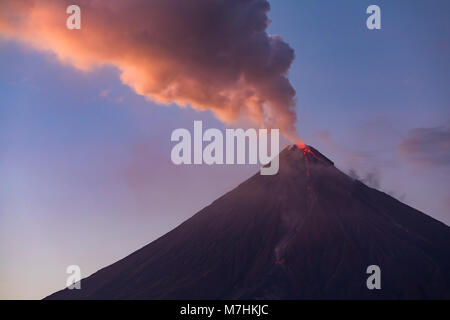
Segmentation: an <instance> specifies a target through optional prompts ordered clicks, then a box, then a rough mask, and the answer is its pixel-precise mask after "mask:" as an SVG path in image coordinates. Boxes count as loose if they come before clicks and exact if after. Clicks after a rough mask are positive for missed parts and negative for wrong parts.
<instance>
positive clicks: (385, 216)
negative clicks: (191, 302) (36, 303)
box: [47, 145, 450, 299]
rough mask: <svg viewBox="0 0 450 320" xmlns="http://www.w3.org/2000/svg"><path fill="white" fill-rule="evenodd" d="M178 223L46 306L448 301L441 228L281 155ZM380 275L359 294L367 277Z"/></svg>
mask: <svg viewBox="0 0 450 320" xmlns="http://www.w3.org/2000/svg"><path fill="white" fill-rule="evenodd" d="M279 162H280V170H279V172H278V174H277V175H273V176H261V175H259V174H256V175H254V176H253V177H251V178H250V179H248V180H247V181H245V182H243V183H242V184H241V185H239V186H238V187H236V188H235V189H234V190H232V191H230V192H229V193H227V194H225V195H224V196H222V197H220V198H219V199H217V200H216V201H214V202H213V203H212V204H211V205H209V206H207V207H206V208H204V209H203V210H201V211H200V212H198V213H197V214H195V215H194V216H193V217H192V218H190V219H188V220H187V221H186V222H184V223H183V224H181V225H180V226H178V227H177V228H175V229H174V230H172V231H171V232H169V233H167V234H166V235H164V236H162V237H161V238H159V239H157V240H155V241H153V242H152V243H150V244H148V245H147V246H145V247H143V248H142V249H140V250H138V251H136V252H134V253H132V254H131V255H129V256H127V257H125V258H124V259H122V260H120V261H118V262H116V263H114V264H112V265H110V266H108V267H106V268H104V269H102V270H100V271H98V272H96V273H94V274H93V275H91V276H90V277H88V278H86V279H84V280H82V289H81V290H67V289H65V290H62V291H59V292H56V293H54V294H52V295H51V296H49V297H47V298H49V299H430V298H438V299H448V298H450V254H449V253H450V228H449V227H448V226H446V225H445V224H443V223H441V222H439V221H437V220H434V219H433V218H431V217H429V216H427V215H425V214H423V213H421V212H419V211H417V210H415V209H413V208H411V207H409V206H407V205H405V204H403V203H401V202H399V201H397V200H396V199H394V198H392V197H391V196H389V195H387V194H385V193H383V192H380V191H377V190H375V189H372V188H370V187H368V186H366V185H364V184H363V183H362V182H360V181H358V180H354V179H352V178H351V177H349V176H347V175H346V174H344V173H342V172H341V171H339V170H338V169H337V168H336V167H335V166H334V164H333V162H332V161H330V160H329V159H327V158H326V157H325V156H323V155H322V154H321V153H320V152H318V151H317V150H315V149H314V148H312V147H309V146H295V145H293V146H289V147H287V148H285V149H284V150H283V151H282V152H281V153H280V155H279ZM370 265H377V266H379V267H380V269H381V282H382V287H381V289H380V290H369V289H368V288H367V286H366V280H367V278H368V275H367V273H366V269H367V267H368V266H370Z"/></svg>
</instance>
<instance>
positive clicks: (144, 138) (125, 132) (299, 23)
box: [0, 0, 450, 299]
mask: <svg viewBox="0 0 450 320" xmlns="http://www.w3.org/2000/svg"><path fill="white" fill-rule="evenodd" d="M135 1H139V0H135ZM82 2H83V3H84V4H85V3H88V2H89V1H87V0H85V1H82ZM269 2H270V6H271V10H270V11H269V13H268V15H269V18H270V19H271V24H270V26H269V27H268V29H267V32H268V33H269V34H272V35H279V36H280V37H281V38H282V39H281V38H277V39H278V40H276V45H275V46H274V48H272V49H270V50H269V49H267V48H266V46H265V45H264V44H265V43H266V42H267V41H269V40H268V38H264V37H263V38H262V39H259V40H258V44H261V43H262V45H261V47H258V46H257V49H255V51H254V52H253V51H248V50H252V49H253V47H252V48H250V47H249V48H247V47H245V45H244V44H245V43H246V42H247V40H248V39H247V38H246V33H245V32H244V31H245V30H244V31H243V32H240V31H241V30H242V29H241V28H239V29H237V30H232V31H229V30H228V29H226V28H225V29H226V30H227V32H231V36H233V37H231V36H230V38H229V39H222V38H221V39H222V40H223V41H216V42H214V43H216V45H215V46H212V45H211V46H205V47H200V48H198V47H199V46H198V45H197V44H196V45H195V46H194V47H195V50H194V51H191V50H190V48H191V47H185V46H184V47H183V46H181V45H180V43H184V42H182V41H180V40H179V39H178V38H176V37H177V36H178V35H177V34H176V33H173V34H172V33H169V34H167V37H169V39H172V40H174V39H176V40H177V41H174V42H176V43H177V45H180V46H181V47H180V48H181V49H182V50H178V51H179V52H177V54H176V55H173V56H172V55H171V52H172V51H169V53H164V55H162V56H153V55H151V57H152V59H156V60H152V61H158V63H159V64H157V65H158V66H163V67H164V70H166V69H170V70H171V74H175V75H177V76H178V73H179V74H181V75H182V77H181V78H180V79H181V80H180V81H178V82H172V84H174V83H175V84H176V85H175V87H176V88H177V91H176V92H175V93H174V94H173V95H172V92H170V95H169V94H168V93H167V91H164V90H162V89H161V88H157V87H155V83H156V85H157V84H159V83H160V82H161V81H164V80H165V78H164V77H157V76H155V77H153V78H152V77H150V79H149V77H148V74H159V73H158V71H159V69H158V70H156V71H155V69H154V68H156V67H154V66H153V65H152V63H151V62H152V61H150V62H147V61H146V55H144V56H141V55H140V54H139V52H142V51H139V50H137V49H136V50H134V49H135V48H141V50H144V51H143V52H144V53H148V52H147V51H145V50H147V49H148V46H146V41H147V39H146V38H145V37H143V38H139V37H137V38H136V39H133V41H132V42H131V40H130V42H129V43H126V45H114V46H113V45H111V47H108V46H107V47H106V48H102V49H101V51H99V50H100V49H98V48H97V47H90V46H91V45H92V43H91V42H89V41H88V40H89V39H90V38H89V39H88V40H86V38H83V39H82V40H80V41H81V42H75V44H76V45H79V46H82V48H83V50H80V51H79V52H75V54H74V53H72V52H69V51H67V52H66V51H64V50H63V51H61V48H66V47H67V46H70V45H74V42H70V43H69V42H67V43H66V42H62V44H61V43H60V42H55V44H52V46H50V48H53V49H54V50H53V51H52V50H51V49H49V48H46V47H45V44H46V43H47V42H48V43H50V41H53V40H54V39H55V34H57V33H55V31H54V30H50V31H48V30H46V29H45V28H44V29H45V30H44V29H43V30H44V31H45V32H47V31H48V33H42V37H43V39H44V40H42V41H41V39H38V40H37V42H38V43H40V42H42V43H44V45H42V44H39V46H41V47H37V46H36V43H35V42H36V41H35V40H29V39H28V38H26V37H28V36H29V35H30V34H29V30H28V29H24V30H22V31H21V33H20V34H19V35H14V36H9V37H2V32H1V30H2V28H5V27H4V25H2V24H1V23H0V70H1V72H0V299H41V298H43V297H45V296H47V295H49V294H51V293H53V292H54V291H57V290H59V289H61V288H63V287H65V285H66V278H67V276H68V275H67V274H66V268H67V266H68V265H72V264H76V265H79V266H80V268H81V271H82V276H83V277H86V276H88V275H90V274H92V273H93V272H95V271H97V270H98V269H100V268H102V267H104V266H107V265H109V264H111V263H113V262H115V261H117V260H118V259H121V258H123V257H124V256H126V255H128V254H130V253H131V252H133V251H135V250H136V249H138V248H140V247H142V246H144V245H146V244H148V243H149V242H151V241H153V240H155V239H156V238H158V237H159V236H161V235H163V234H165V233H166V232H168V231H170V230H171V229H173V228H174V227H175V226H177V225H178V224H180V223H181V222H183V221H184V220H186V219H188V218H189V217H191V216H192V215H193V214H194V213H195V212H197V211H198V210H200V209H201V208H203V207H204V206H206V205H208V204H210V203H211V202H212V201H213V200H214V199H216V198H217V197H219V196H220V195H222V194H223V193H225V192H227V191H229V190H231V189H232V188H234V187H235V186H237V185H238V184H239V183H240V182H242V181H243V180H245V179H246V178H248V177H250V176H251V175H252V174H254V173H255V172H256V171H257V169H258V168H257V167H255V166H243V165H242V166H237V165H235V166H211V167H209V166H175V165H173V164H172V162H171V159H170V152H171V149H172V147H173V142H171V141H170V136H171V133H172V131H173V130H174V129H177V128H187V129H190V130H192V128H193V122H194V121H195V120H202V121H203V124H204V126H205V127H209V128H219V129H221V130H224V129H225V128H228V127H233V126H239V125H241V124H242V119H238V118H236V117H235V115H236V112H235V110H236V108H241V106H239V105H238V104H237V103H234V102H233V101H232V102H222V101H219V100H211V99H201V97H203V96H202V95H196V94H192V92H194V93H197V92H201V93H202V94H205V96H207V97H210V95H209V94H210V92H215V91H217V90H218V89H220V90H223V92H225V93H226V95H227V97H235V96H240V95H235V93H236V92H238V93H239V94H241V93H242V92H243V91H242V92H241V91H240V90H241V89H242V90H243V89H245V88H246V85H248V86H250V85H251V86H252V87H256V88H259V89H257V90H256V94H255V95H256V97H257V98H258V99H263V100H265V101H266V103H267V104H268V105H269V110H268V111H267V110H265V111H266V112H265V113H261V114H260V113H258V112H256V111H258V110H259V109H258V101H259V100H257V99H256V101H257V102H255V99H252V100H250V99H244V100H237V102H239V103H241V102H242V103H245V107H242V109H239V111H240V112H243V113H244V114H245V115H246V116H248V117H249V118H251V119H252V120H255V121H259V122H264V123H265V124H267V123H272V124H274V125H283V126H286V128H287V129H286V130H285V133H287V134H288V135H291V136H292V134H293V132H295V134H294V135H296V134H298V135H299V136H300V137H301V139H302V140H303V141H305V142H306V143H307V144H310V145H312V146H314V147H315V148H316V149H318V150H320V151H321V152H322V153H323V154H325V155H326V156H327V157H329V158H330V159H332V160H333V161H334V162H335V164H336V166H337V167H338V168H339V169H341V170H342V171H344V172H347V173H351V174H352V175H355V176H358V177H359V179H361V180H363V181H364V182H366V183H367V184H369V185H371V186H373V187H376V188H377V189H380V190H382V191H384V192H386V193H389V194H390V195H392V196H393V197H395V198H397V199H399V200H401V201H402V202H404V203H406V204H408V205H410V206H412V207H414V208H416V209H418V210H421V211H423V212H425V213H426V214H428V215H430V216H432V217H434V218H435V219H438V220H440V221H442V222H444V223H446V224H447V225H450V191H449V189H450V188H449V187H450V182H449V179H448V177H449V173H450V111H449V110H450V108H449V107H450V106H449V102H450V91H449V90H448V85H449V83H450V59H449V56H450V55H449V54H450V40H449V39H450V20H448V17H447V16H448V12H449V10H450V3H449V2H448V1H447V0H433V1H428V0H427V1H426V0H399V1H395V2H394V1H379V0H378V1H365V0H345V1H332V0H320V1H318V0H304V1H298V0H272V1H269ZM44 3H45V1H44ZM371 4H377V5H379V6H380V8H381V24H382V28H381V30H368V29H367V27H366V19H367V17H368V15H367V14H366V13H365V11H366V8H367V7H368V6H369V5H371ZM15 9H17V8H15ZM184 9H186V8H184ZM17 10H20V8H19V9H17ZM82 10H83V9H82ZM230 11H232V10H231V9H230ZM163 12H166V11H163ZM167 12H170V11H167ZM227 12H228V11H227ZM63 14H64V12H63ZM193 14H194V13H193ZM82 16H83V11H82ZM91 16H94V15H91ZM65 17H66V15H63V18H64V19H65ZM96 17H98V18H99V19H100V20H99V21H103V20H101V19H102V17H103V16H102V15H101V14H97V15H96ZM245 17H246V16H245V14H244V18H245ZM172 18H173V17H172ZM175 18H176V17H175ZM175 18H174V19H175ZM232 18H236V17H234V16H233V17H232ZM238 18H239V19H238ZM238 18H236V19H238V21H237V22H236V24H238V25H240V24H239V23H241V20H240V19H241V17H238ZM91 19H92V18H91ZM123 19H124V20H123V21H117V24H118V27H117V28H114V27H111V30H110V31H104V30H103V29H100V31H99V30H94V29H93V28H92V29H89V24H87V25H83V27H85V29H86V30H87V31H85V32H88V33H86V34H96V32H100V33H99V34H100V35H101V34H102V33H101V32H103V31H104V32H105V35H108V36H105V42H106V43H107V41H108V40H111V41H114V40H117V39H121V38H120V35H121V34H120V30H121V28H120V27H122V24H123V23H125V24H126V23H129V22H127V20H126V17H123ZM136 19H137V20H136V21H140V20H139V16H137V18H136ZM155 19H156V18H155ZM255 19H256V20H255V21H256V22H258V21H259V20H258V19H259V16H256V18H255ZM1 21H2V20H1V15H0V22H1ZM48 21H51V20H48ZM62 21H63V22H64V20H62ZM88 21H89V20H88ZM115 21H116V20H115ZM133 21H134V20H133ZM174 21H178V20H176V19H175V20H174ZM228 21H230V20H227V19H224V25H227V22H228ZM233 21H234V20H233ZM242 21H247V20H246V19H244V20H242ZM256 22H255V23H256ZM49 23H50V24H51V22H47V24H49ZM111 23H113V22H111ZM208 23H209V22H208ZM258 23H259V22H258ZM47 24H44V26H47ZM136 24H137V23H136ZM155 26H158V24H157V23H156V25H155ZM52 27H54V26H53V25H52ZM63 27H64V25H63ZM83 27H82V28H83ZM202 27H203V25H202V24H200V23H199V24H198V28H200V29H201V28H202ZM130 28H133V27H130ZM37 29H39V28H37ZM225 29H224V30H225ZM39 30H40V29H39ZM214 30H215V29H214ZM217 30H222V29H220V28H219V29H217ZM44 31H42V32H44ZM65 32H67V31H65ZM89 32H91V33H89ZM233 32H236V33H233ZM161 33H162V34H164V32H161ZM226 34H227V35H228V33H226ZM3 35H4V33H3ZM170 37H175V38H170ZM235 37H238V39H239V42H238V44H239V45H237V46H234V45H233V44H234V43H235V39H236V38H235ZM56 39H61V38H57V37H56ZM62 39H64V38H62ZM93 39H94V40H95V41H94V43H97V42H98V38H96V37H94V36H93ZM209 39H210V38H207V40H208V41H210V40H209ZM85 40H86V41H88V42H85ZM208 41H207V43H210V42H208ZM211 41H212V40H211ZM265 41H266V42H265ZM170 43H172V42H170ZM224 43H225V44H226V46H225V45H224ZM200 44H202V43H200ZM285 44H288V46H289V47H290V48H291V49H292V50H293V52H294V53H295V58H294V56H293V55H292V56H291V54H290V53H291V51H290V50H289V47H288V46H286V45H285ZM216 46H217V48H219V49H220V50H221V51H223V50H225V52H226V53H227V54H229V55H231V56H232V55H238V56H239V57H241V56H246V54H247V55H249V56H250V57H252V58H254V59H247V60H246V59H244V60H239V68H241V69H239V68H238V69H239V71H240V72H247V73H248V77H247V78H248V79H250V80H247V82H244V83H239V86H237V87H238V88H236V83H234V82H233V79H234V78H233V77H234V75H233V73H232V72H229V70H228V69H229V67H227V68H222V67H219V68H217V69H214V68H211V66H215V60H214V59H212V60H211V61H209V60H208V59H206V60H204V59H200V60H196V59H192V56H191V58H186V55H189V54H192V55H193V57H198V55H200V56H202V57H203V55H205V57H206V58H207V57H209V55H208V53H209V52H210V51H208V50H214V48H216ZM55 48H56V49H55ZM71 48H72V47H71ZM74 48H75V49H76V48H77V47H74ZM142 48H143V49H142ZM169 48H171V49H172V50H175V49H176V48H178V47H173V48H172V47H169ZM211 48H212V49H211ZM72 49H73V48H72ZM55 50H56V51H55ZM58 50H59V51H58ZM265 50H269V51H265ZM110 52H112V53H110ZM128 52H130V54H129V55H130V56H131V58H130V57H129V56H128ZM136 52H137V53H136ZM124 53H126V54H124ZM250 53H251V54H250ZM114 54H117V56H114ZM150 54H153V51H150ZM267 55H269V56H275V57H278V58H279V59H273V60H275V62H273V63H271V64H270V65H269V67H270V68H269V67H268V66H267V65H265V64H264V63H265V62H264V61H266V60H264V59H265V58H266V57H267ZM118 56H119V57H123V56H126V57H127V58H126V59H125V58H124V59H122V58H121V59H119V58H117V57H118ZM165 57H168V58H167V59H165ZM257 57H261V59H256V58H257ZM140 59H143V60H142V61H143V63H144V64H143V65H141V64H139V65H138V66H139V68H137V69H136V64H135V61H136V60H139V61H141V60H140ZM185 59H187V60H185ZM166 60H167V61H169V62H167V64H164V63H166ZM253 60H257V62H255V63H253ZM99 61H100V62H104V61H107V63H99ZM186 61H188V62H189V63H188V64H187V66H186V67H185V69H182V70H180V71H178V70H179V69H177V68H180V65H183V66H184V65H186ZM191 61H194V62H192V63H191ZM91 64H92V66H91ZM209 64H210V65H209ZM205 65H206V66H205ZM249 65H250V67H249ZM262 67H268V69H267V70H269V71H270V72H268V73H267V74H263V77H262V80H261V79H260V78H261V74H260V73H258V70H259V69H261V68H262ZM140 68H142V70H141V69H140ZM236 68H237V67H236ZM124 70H125V71H124ZM136 70H137V71H136ZM285 70H289V71H288V78H289V82H286V78H285V77H284V71H285ZM194 71H197V72H198V73H195V72H194ZM212 71H214V72H212ZM124 73H125V74H127V75H128V76H125V77H124V76H123V75H124ZM255 74H256V75H257V76H255ZM252 76H254V77H252ZM215 77H217V80H216V79H215ZM248 81H250V84H249V82H248ZM186 83H189V84H190V85H191V84H192V85H195V87H192V86H188V87H184V86H185V84H186ZM274 86H275V87H277V88H279V91H277V92H272V91H271V88H273V87H274ZM198 87H201V88H200V89H199V88H198ZM204 87H207V89H205V90H206V91H203V88H204ZM192 88H195V89H196V90H200V91H195V90H192ZM292 88H293V89H294V90H295V91H296V97H295V99H294V98H293V96H292V91H291V89H292ZM188 89H189V90H188ZM279 92H282V93H280V94H278V93H279ZM242 94H243V93H242ZM152 95H153V96H157V97H158V99H153V100H151V99H149V96H152ZM170 99H173V101H175V102H176V101H178V102H179V104H183V103H187V105H185V106H183V107H181V108H180V107H179V106H178V105H177V104H176V103H172V102H173V101H172V102H171V101H169V103H168V104H167V105H161V103H160V102H166V101H165V100H170ZM227 101H228V100H227ZM230 101H231V100H230ZM158 102H159V103H158ZM190 103H193V104H197V106H194V107H191V106H190V105H189V104H190ZM252 103H254V104H255V105H253V104H252ZM293 103H294V104H293ZM216 104H217V105H216ZM248 105H250V106H251V107H248ZM255 110H256V111H255ZM293 111H295V113H293ZM267 112H268V114H269V115H270V114H272V115H274V116H275V117H268V118H266V113H267ZM277 114H280V115H283V116H280V117H279V119H281V120H280V121H279V122H276V123H274V122H273V121H274V120H273V118H275V120H277V119H278V118H277V117H276V115H277ZM295 114H296V115H295ZM293 125H295V127H296V129H293ZM293 130H294V131H293Z"/></svg>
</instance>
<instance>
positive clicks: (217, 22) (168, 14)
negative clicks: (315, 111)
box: [0, 0, 298, 140]
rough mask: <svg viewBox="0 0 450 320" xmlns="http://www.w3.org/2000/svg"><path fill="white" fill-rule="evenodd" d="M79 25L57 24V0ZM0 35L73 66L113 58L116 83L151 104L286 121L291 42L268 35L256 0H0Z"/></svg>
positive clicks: (266, 123) (265, 123) (61, 13)
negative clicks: (74, 12)
mask: <svg viewBox="0 0 450 320" xmlns="http://www.w3.org/2000/svg"><path fill="white" fill-rule="evenodd" d="M71 4H77V5H79V6H80V8H81V20H82V28H81V30H68V29H67V28H66V19H67V17H68V15H67V14H66V8H67V6H69V5H71ZM1 6H2V8H1V11H0V35H1V36H3V37H7V38H12V39H14V40H19V41H21V42H25V43H27V44H29V45H31V46H33V47H34V48H35V49H38V50H43V51H50V52H53V53H54V54H56V56H57V57H58V58H59V59H60V60H61V61H62V62H64V63H68V64H71V65H73V66H75V67H76V68H79V69H83V70H92V69H93V68H95V67H99V66H104V65H113V66H115V67H117V68H118V69H119V70H120V71H121V80H122V81H123V83H125V84H127V85H129V86H130V87H132V88H133V89H134V90H135V92H136V93H138V94H140V95H144V96H145V97H147V98H148V99H151V100H153V101H156V102H158V103H161V104H170V103H176V104H177V105H179V106H182V107H185V106H191V107H192V108H195V109H197V110H211V111H212V112H213V113H214V114H215V115H216V116H217V117H218V118H219V119H220V120H222V121H224V122H233V121H236V120H237V119H238V118H240V117H244V118H246V119H250V120H252V121H253V122H254V123H256V124H258V125H259V126H262V127H270V128H280V129H281V131H282V132H283V133H284V135H285V136H286V137H288V138H289V139H290V140H298V137H297V133H296V130H295V122H296V115H295V90H294V89H293V87H292V85H291V84H290V82H289V80H288V78H287V72H288V70H289V68H290V65H291V63H292V61H293V59H294V51H293V50H292V49H291V48H290V47H289V45H288V44H287V43H286V42H284V41H283V40H282V38H281V37H279V36H273V35H269V34H267V32H266V29H267V27H268V25H269V23H270V21H269V19H268V17H267V12H268V11H269V9H270V6H269V3H268V2H267V1H265V0H127V1H123V0H80V1H72V0H70V1H66V0H2V1H1Z"/></svg>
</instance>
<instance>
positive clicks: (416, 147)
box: [397, 126, 450, 167]
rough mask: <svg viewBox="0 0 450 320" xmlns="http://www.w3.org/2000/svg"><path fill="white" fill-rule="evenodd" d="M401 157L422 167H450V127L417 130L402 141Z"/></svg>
mask: <svg viewBox="0 0 450 320" xmlns="http://www.w3.org/2000/svg"><path fill="white" fill-rule="evenodd" d="M397 151H398V153H399V154H400V156H401V157H402V158H403V159H405V160H407V161H409V162H411V163H413V164H415V165H418V166H420V167H441V166H448V165H450V127H448V126H441V127H435V128H416V129H413V130H410V131H409V133H408V135H407V137H406V138H405V139H403V140H402V141H400V143H399V145H398V148H397Z"/></svg>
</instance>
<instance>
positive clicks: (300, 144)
mask: <svg viewBox="0 0 450 320" xmlns="http://www.w3.org/2000/svg"><path fill="white" fill-rule="evenodd" d="M297 147H298V148H299V149H306V144H305V143H304V142H303V141H300V142H299V143H297Z"/></svg>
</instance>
